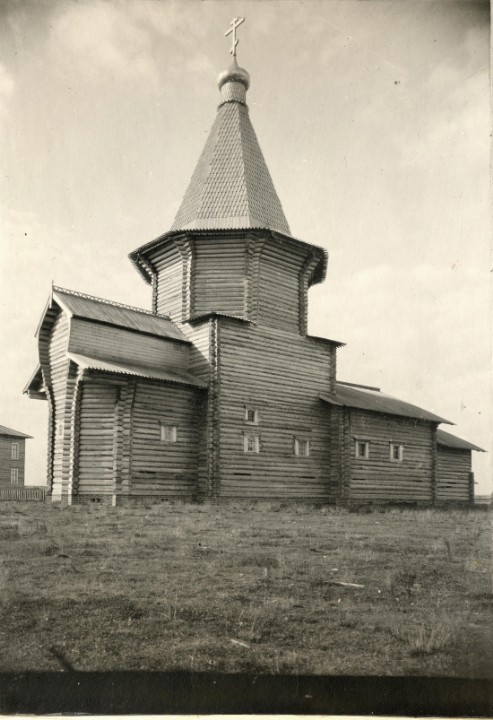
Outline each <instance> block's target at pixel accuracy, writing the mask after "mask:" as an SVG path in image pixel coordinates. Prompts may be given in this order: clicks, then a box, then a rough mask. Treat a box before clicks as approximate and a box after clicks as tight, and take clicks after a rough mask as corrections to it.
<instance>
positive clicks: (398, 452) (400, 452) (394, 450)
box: [390, 443, 404, 462]
mask: <svg viewBox="0 0 493 720" xmlns="http://www.w3.org/2000/svg"><path fill="white" fill-rule="evenodd" d="M403 457H404V445H397V444H396V443H390V459H391V460H392V461H393V462H402V458H403Z"/></svg>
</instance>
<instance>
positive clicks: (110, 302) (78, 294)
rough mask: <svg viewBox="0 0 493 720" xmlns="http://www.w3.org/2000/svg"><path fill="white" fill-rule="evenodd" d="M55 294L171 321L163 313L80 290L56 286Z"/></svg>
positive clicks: (54, 288) (54, 287)
mask: <svg viewBox="0 0 493 720" xmlns="http://www.w3.org/2000/svg"><path fill="white" fill-rule="evenodd" d="M53 292H61V293H66V294H67V295H74V296H75V297H80V298H85V299H86V300H95V301H96V302H100V303H103V304H104V305H111V306H112V307H119V308H124V309H125V310H133V311H134V312H139V313H142V314H143V315H152V317H157V318H162V319H163V320H170V317H169V315H163V314H161V313H154V312H152V310H145V309H144V308H139V307H137V306H135V305H127V304H125V303H119V302H116V300H107V299H106V298H101V297H97V296H96V295H88V294H87V293H83V292H79V291H78V290H69V289H68V288H62V287H60V286H57V285H54V286H53Z"/></svg>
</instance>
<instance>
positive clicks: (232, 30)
mask: <svg viewBox="0 0 493 720" xmlns="http://www.w3.org/2000/svg"><path fill="white" fill-rule="evenodd" d="M243 22H245V18H244V17H235V18H233V20H231V27H230V28H229V30H227V32H225V33H224V37H227V36H228V35H230V34H231V33H233V37H232V38H231V39H232V45H231V50H230V51H229V54H230V55H232V56H233V57H236V46H237V45H238V42H239V40H238V39H237V37H236V29H237V28H239V27H240V25H241V23H243Z"/></svg>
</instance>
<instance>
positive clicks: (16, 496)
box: [0, 487, 46, 501]
mask: <svg viewBox="0 0 493 720" xmlns="http://www.w3.org/2000/svg"><path fill="white" fill-rule="evenodd" d="M45 494H46V489H45V488H40V487H0V501H2V500H19V501H29V500H37V501H43V500H44V499H45Z"/></svg>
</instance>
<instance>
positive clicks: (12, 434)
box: [0, 425, 32, 438]
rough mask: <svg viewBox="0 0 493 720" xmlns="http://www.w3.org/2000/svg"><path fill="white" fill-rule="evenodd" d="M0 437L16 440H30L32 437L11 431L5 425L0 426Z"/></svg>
mask: <svg viewBox="0 0 493 720" xmlns="http://www.w3.org/2000/svg"><path fill="white" fill-rule="evenodd" d="M0 435H6V436H7V437H17V438H32V435H26V434H25V433H21V432H19V431H18V430H12V428H8V427H6V426H5V425H0Z"/></svg>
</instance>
